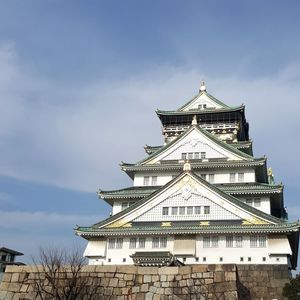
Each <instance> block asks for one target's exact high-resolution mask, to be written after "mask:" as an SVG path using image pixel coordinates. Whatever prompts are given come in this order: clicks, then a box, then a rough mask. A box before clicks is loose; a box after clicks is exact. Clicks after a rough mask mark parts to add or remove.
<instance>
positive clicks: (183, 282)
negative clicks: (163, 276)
mask: <svg viewBox="0 0 300 300" xmlns="http://www.w3.org/2000/svg"><path fill="white" fill-rule="evenodd" d="M179 286H180V287H184V286H186V280H185V279H182V280H180V281H179Z"/></svg>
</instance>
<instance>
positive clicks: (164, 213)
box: [162, 207, 169, 216]
mask: <svg viewBox="0 0 300 300" xmlns="http://www.w3.org/2000/svg"><path fill="white" fill-rule="evenodd" d="M162 214H163V216H167V215H168V214H169V207H163V209H162Z"/></svg>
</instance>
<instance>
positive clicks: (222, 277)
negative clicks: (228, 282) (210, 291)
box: [214, 271, 225, 282]
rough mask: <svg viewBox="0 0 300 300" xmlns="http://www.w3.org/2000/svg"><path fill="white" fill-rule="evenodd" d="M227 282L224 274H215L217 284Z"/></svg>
mask: <svg viewBox="0 0 300 300" xmlns="http://www.w3.org/2000/svg"><path fill="white" fill-rule="evenodd" d="M224 280H225V275H224V272H223V271H222V272H219V271H217V272H215V273H214V281H215V282H223V281H224Z"/></svg>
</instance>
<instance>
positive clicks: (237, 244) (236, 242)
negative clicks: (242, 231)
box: [235, 236, 243, 248]
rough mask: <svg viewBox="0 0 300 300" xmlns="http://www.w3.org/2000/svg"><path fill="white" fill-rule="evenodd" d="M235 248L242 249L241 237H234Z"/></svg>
mask: <svg viewBox="0 0 300 300" xmlns="http://www.w3.org/2000/svg"><path fill="white" fill-rule="evenodd" d="M235 247H236V248H242V247H243V237H242V236H236V237H235Z"/></svg>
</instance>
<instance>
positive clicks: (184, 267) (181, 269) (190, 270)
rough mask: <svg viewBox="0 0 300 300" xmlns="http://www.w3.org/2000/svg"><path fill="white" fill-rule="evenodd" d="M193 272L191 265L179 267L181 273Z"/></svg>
mask: <svg viewBox="0 0 300 300" xmlns="http://www.w3.org/2000/svg"><path fill="white" fill-rule="evenodd" d="M191 272H192V268H191V266H182V267H179V274H180V275H185V274H191Z"/></svg>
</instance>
